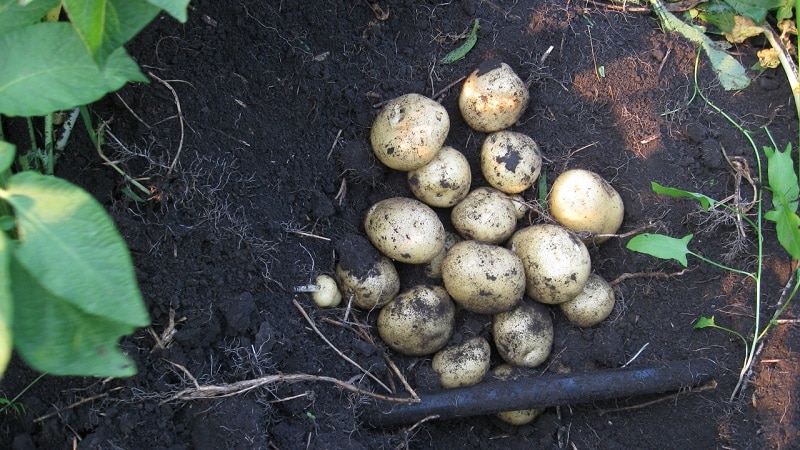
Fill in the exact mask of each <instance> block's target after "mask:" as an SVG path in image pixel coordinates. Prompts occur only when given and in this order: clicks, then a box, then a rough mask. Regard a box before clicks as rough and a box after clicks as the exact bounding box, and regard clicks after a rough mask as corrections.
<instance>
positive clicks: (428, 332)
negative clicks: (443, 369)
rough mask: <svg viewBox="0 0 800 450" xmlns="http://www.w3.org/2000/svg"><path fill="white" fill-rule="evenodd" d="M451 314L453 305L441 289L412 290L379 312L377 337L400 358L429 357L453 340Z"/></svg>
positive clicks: (426, 286) (429, 287)
mask: <svg viewBox="0 0 800 450" xmlns="http://www.w3.org/2000/svg"><path fill="white" fill-rule="evenodd" d="M455 313H456V308H455V304H454V303H453V300H452V299H450V296H449V295H447V291H445V290H444V288H443V287H441V286H429V285H419V286H415V287H413V288H411V289H409V290H407V291H404V292H402V293H400V295H398V296H397V297H395V298H394V299H392V301H390V302H389V303H388V304H386V306H384V307H383V309H381V312H380V314H378V322H377V328H378V335H379V336H380V337H381V339H383V341H384V342H386V344H387V345H389V347H391V348H392V349H394V350H395V351H397V352H400V353H402V354H404V355H410V356H422V355H430V354H431V353H435V352H436V351H438V350H439V349H441V348H442V347H444V346H445V344H447V341H449V340H450V338H451V337H452V336H453V329H454V326H455Z"/></svg>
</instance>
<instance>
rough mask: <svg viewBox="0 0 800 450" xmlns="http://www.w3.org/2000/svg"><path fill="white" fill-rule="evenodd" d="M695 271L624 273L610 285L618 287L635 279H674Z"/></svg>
mask: <svg viewBox="0 0 800 450" xmlns="http://www.w3.org/2000/svg"><path fill="white" fill-rule="evenodd" d="M693 270H694V268H693V269H683V270H681V271H680V272H672V273H665V272H634V273H623V274H622V275H620V276H618V277H617V278H615V279H614V280H613V281H610V282H609V283H608V284H610V285H611V286H616V285H618V284H620V283H622V282H623V281H625V280H630V279H633V278H672V277H678V276H681V275H684V274H685V273H686V272H691V271H693Z"/></svg>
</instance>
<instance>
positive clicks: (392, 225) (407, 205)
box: [364, 197, 444, 264]
mask: <svg viewBox="0 0 800 450" xmlns="http://www.w3.org/2000/svg"><path fill="white" fill-rule="evenodd" d="M364 228H365V229H366V231H367V237H369V240H370V241H371V242H372V244H373V245H375V247H376V248H377V249H378V250H380V251H381V253H383V254H384V255H386V256H388V257H389V258H392V259H394V260H397V261H400V262H404V263H409V264H424V263H426V262H429V261H430V260H432V259H433V258H435V257H436V255H438V254H439V252H441V251H442V248H444V226H443V225H442V221H441V220H439V217H438V216H437V215H436V213H435V212H433V210H432V209H431V208H430V206H428V205H426V204H424V203H422V202H420V201H419V200H415V199H413V198H405V197H392V198H387V199H386V200H381V201H380V202H378V203H376V204H374V205H372V207H371V208H370V209H369V210H368V211H367V216H366V218H365V219H364Z"/></svg>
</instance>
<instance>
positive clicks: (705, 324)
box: [694, 316, 717, 330]
mask: <svg viewBox="0 0 800 450" xmlns="http://www.w3.org/2000/svg"><path fill="white" fill-rule="evenodd" d="M709 327H711V328H716V327H717V324H716V323H714V316H711V317H702V316H701V317H700V318H699V319H697V322H695V324H694V329H695V330H699V329H701V328H709Z"/></svg>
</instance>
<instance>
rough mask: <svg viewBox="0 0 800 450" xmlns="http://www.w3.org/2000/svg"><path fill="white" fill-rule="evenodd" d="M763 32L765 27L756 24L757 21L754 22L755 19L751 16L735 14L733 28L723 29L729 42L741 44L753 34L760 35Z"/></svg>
mask: <svg viewBox="0 0 800 450" xmlns="http://www.w3.org/2000/svg"><path fill="white" fill-rule="evenodd" d="M763 32H764V29H763V28H761V27H760V26H758V25H756V23H755V22H753V19H751V18H749V17H742V16H734V17H733V29H731V30H730V31H723V32H722V34H723V35H724V36H725V39H727V40H728V42H732V43H734V44H741V43H742V42H744V41H746V40H747V39H749V38H751V37H753V36H758V35H759V34H761V33H763Z"/></svg>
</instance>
